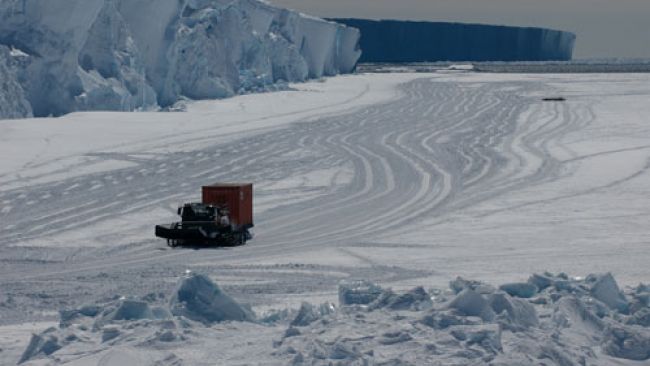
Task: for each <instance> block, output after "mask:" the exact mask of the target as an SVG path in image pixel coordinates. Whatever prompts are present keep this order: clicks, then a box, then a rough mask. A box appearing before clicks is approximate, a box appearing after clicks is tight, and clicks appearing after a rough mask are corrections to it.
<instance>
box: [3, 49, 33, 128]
mask: <svg viewBox="0 0 650 366" xmlns="http://www.w3.org/2000/svg"><path fill="white" fill-rule="evenodd" d="M23 57H24V55H23V54H21V53H19V52H16V51H15V50H10V49H9V48H7V47H4V46H0V119H2V118H23V117H30V116H31V115H32V108H31V106H30V105H29V102H27V99H26V98H25V91H24V90H23V88H22V86H21V85H20V83H19V82H18V75H17V65H19V63H20V59H21V58H23Z"/></svg>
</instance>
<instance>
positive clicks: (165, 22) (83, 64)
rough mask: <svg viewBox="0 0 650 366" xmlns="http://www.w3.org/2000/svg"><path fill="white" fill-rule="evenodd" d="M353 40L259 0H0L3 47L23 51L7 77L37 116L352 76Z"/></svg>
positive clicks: (332, 26)
mask: <svg viewBox="0 0 650 366" xmlns="http://www.w3.org/2000/svg"><path fill="white" fill-rule="evenodd" d="M359 37H360V34H359V31H358V30H356V29H353V28H349V27H346V26H344V25H340V24H336V23H334V22H330V21H325V20H322V19H318V18H314V17H309V16H306V15H303V14H300V13H297V12H293V11H289V10H285V9H280V8H276V7H273V6H271V5H268V4H266V3H264V2H261V1H257V0H234V1H227V0H6V1H2V2H0V45H5V46H7V48H8V49H16V50H19V52H20V53H21V54H23V56H21V57H23V58H25V62H23V63H22V64H21V65H20V67H18V68H16V69H15V71H14V72H15V74H16V75H15V77H14V78H13V79H15V80H18V81H20V86H21V88H22V89H23V90H24V95H25V98H26V100H27V101H28V102H29V105H30V106H31V109H32V110H33V114H34V115H35V116H49V115H54V116H57V115H62V114H65V113H69V112H73V111H79V110H121V111H131V110H136V109H140V108H157V107H166V106H170V105H173V104H174V103H175V102H177V101H178V100H179V99H180V98H182V97H187V98H191V99H205V98H222V97H229V96H232V95H236V94H241V93H245V92H251V91H262V90H266V89H267V88H268V87H269V86H271V85H274V84H278V83H282V82H297V81H304V80H306V79H308V78H319V77H322V76H329V75H336V74H339V73H348V72H351V71H352V70H353V69H354V67H355V65H356V63H357V60H358V59H359V57H360V55H361V51H360V49H359V46H358V42H359ZM24 55H27V56H24ZM7 57H9V56H7V55H6V52H4V53H3V54H0V73H6V71H5V67H4V66H5V65H7V64H8V61H5V60H3V58H7ZM3 64H4V65H3ZM0 93H4V92H0ZM14 97H15V96H14ZM8 98H9V97H8V96H4V95H2V96H0V103H3V102H2V101H3V100H4V99H8ZM12 98H13V97H12ZM0 108H9V107H1V106H0ZM0 111H1V110H0ZM0 113H1V112H0ZM29 114H31V111H30V113H29ZM29 114H25V113H23V116H25V115H29ZM12 116H14V114H10V113H8V112H7V113H5V114H4V116H3V115H0V118H3V117H4V118H6V117H12Z"/></svg>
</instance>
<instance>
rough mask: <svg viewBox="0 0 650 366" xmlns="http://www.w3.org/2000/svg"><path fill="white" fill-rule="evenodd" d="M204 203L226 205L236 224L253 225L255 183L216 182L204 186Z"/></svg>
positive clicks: (231, 218)
mask: <svg viewBox="0 0 650 366" xmlns="http://www.w3.org/2000/svg"><path fill="white" fill-rule="evenodd" d="M202 191H203V203H204V204H207V205H214V206H225V207H227V208H228V210H229V211H230V220H231V221H232V223H233V224H235V225H236V226H244V227H252V226H253V184H252V183H215V184H212V185H209V186H203V190H202Z"/></svg>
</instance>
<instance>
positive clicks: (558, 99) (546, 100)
mask: <svg viewBox="0 0 650 366" xmlns="http://www.w3.org/2000/svg"><path fill="white" fill-rule="evenodd" d="M542 101H544V102H564V101H566V99H565V98H564V97H547V98H542Z"/></svg>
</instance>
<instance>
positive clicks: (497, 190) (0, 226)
mask: <svg viewBox="0 0 650 366" xmlns="http://www.w3.org/2000/svg"><path fill="white" fill-rule="evenodd" d="M545 88H546V86H544V84H541V83H536V82H490V83H454V82H444V81H436V79H435V78H434V79H431V78H423V79H418V80H415V81H413V82H410V83H407V84H404V85H402V86H401V97H400V98H398V99H396V100H393V101H391V102H388V103H384V104H382V105H373V106H369V107H364V108H362V109H359V110H357V111H354V112H351V113H347V114H343V115H334V116H323V117H322V118H320V119H318V120H316V121H309V122H307V123H295V124H293V125H290V126H289V127H288V128H286V129H281V130H276V131H271V132H257V133H255V134H249V135H248V136H244V137H241V138H238V139H236V140H232V141H230V142H227V143H221V144H217V145H214V146H211V147H209V148H202V149H200V150H194V151H187V152H183V153H173V154H163V155H152V154H149V155H147V152H145V151H143V152H142V153H143V154H141V155H142V156H146V157H142V156H135V155H133V156H131V155H128V156H125V155H123V154H122V155H121V154H111V153H106V152H102V153H98V154H96V155H93V156H90V157H88V158H89V160H91V161H92V162H96V161H97V159H111V160H124V161H128V162H129V163H130V164H131V165H130V166H129V167H126V168H123V169H119V170H113V171H108V172H99V173H93V174H87V175H83V176H78V177H73V178H70V179H64V180H62V181H58V182H56V183H48V184H43V185H39V186H32V187H28V188H25V189H16V190H10V191H4V192H0V202H2V201H6V202H10V203H11V207H12V209H11V211H9V212H3V213H0V216H2V218H3V220H2V222H1V223H0V230H2V231H1V232H2V234H1V238H0V242H1V243H2V247H0V254H1V255H2V258H3V261H4V262H5V263H6V264H7V265H6V266H4V265H3V268H4V269H2V270H0V284H4V285H2V286H3V287H6V286H7V285H8V284H9V283H11V282H13V281H15V280H17V279H23V280H29V281H31V282H30V286H35V285H34V283H35V282H34V281H36V282H38V281H41V280H51V279H53V278H58V277H60V278H62V279H63V278H68V277H69V276H79V275H81V274H84V273H86V274H88V273H97V272H104V273H105V274H106V275H107V276H108V277H109V278H110V279H111V281H117V282H120V281H122V282H123V283H124V286H126V285H127V284H128V283H129V281H132V276H133V275H134V274H136V275H137V274H138V273H141V272H142V271H150V270H151V268H152V267H155V268H156V273H157V274H158V275H157V276H155V275H152V276H151V277H150V278H147V281H154V282H155V281H164V279H163V278H161V277H164V276H161V275H159V274H160V273H167V274H168V275H167V276H169V275H171V274H172V273H174V274H176V272H175V271H177V270H178V269H179V268H182V267H184V266H189V265H192V263H201V264H203V265H205V263H211V266H212V268H219V267H222V268H223V266H225V265H227V264H229V263H231V262H237V261H240V262H241V261H248V260H250V261H254V260H260V259H264V258H269V257H274V256H275V257H277V256H283V255H285V254H286V253H296V252H300V251H301V250H312V249H318V248H323V247H346V246H348V245H350V244H354V243H362V242H368V241H372V240H373V239H379V238H381V237H382V236H385V235H388V234H395V233H397V232H400V231H404V230H406V231H408V230H417V223H418V222H420V221H421V220H425V219H428V220H430V219H431V218H432V217H433V218H439V219H440V220H445V218H446V214H448V213H451V212H454V211H457V210H461V209H463V208H465V207H468V206H470V205H474V204H476V203H478V202H481V201H482V200H485V199H487V198H490V197H494V196H496V195H499V194H501V193H503V192H508V191H512V190H515V189H519V188H522V187H526V186H530V185H534V184H537V183H541V182H544V181H546V180H551V179H555V178H556V177H557V176H558V175H559V174H562V173H561V165H562V164H561V163H560V162H559V161H558V160H556V159H555V158H553V156H552V155H551V154H550V153H549V149H550V146H553V144H555V143H556V140H557V139H558V138H559V137H561V136H563V135H564V134H565V133H567V132H568V131H572V130H575V129H579V128H582V127H584V126H585V125H586V124H588V123H589V122H590V118H593V116H592V113H591V112H590V109H589V105H588V104H586V103H585V104H578V105H576V104H574V105H572V107H571V108H569V107H568V105H567V104H561V103H547V104H542V103H540V102H539V100H538V99H537V98H534V97H530V96H527V95H531V93H535V92H537V93H539V92H540V91H543V90H545ZM184 144H185V145H187V146H191V144H192V140H188V141H185V142H184ZM324 169H325V170H326V169H333V170H340V171H344V170H349V169H351V171H352V174H351V178H350V180H349V181H348V182H346V183H344V184H336V185H330V184H329V183H325V184H324V185H323V186H321V185H318V184H317V185H315V186H311V187H294V188H291V189H290V191H291V192H292V193H298V194H300V195H301V197H302V198H301V199H299V200H297V201H287V202H286V204H276V205H275V206H274V207H273V208H270V209H267V210H265V211H264V212H263V213H261V214H259V215H257V217H256V225H257V228H256V234H257V236H256V239H255V241H253V242H251V243H250V244H249V245H247V246H244V247H239V248H235V249H228V250H198V251H196V250H186V249H177V250H171V249H166V248H165V247H164V244H163V243H162V241H157V240H154V239H151V238H149V237H148V233H149V232H150V231H152V227H151V225H152V224H153V223H152V222H149V221H147V212H150V211H152V210H160V209H162V210H166V211H168V212H169V213H170V218H171V217H172V215H173V207H174V206H175V205H177V204H179V203H182V202H184V201H186V200H189V199H191V198H194V199H196V198H198V187H199V186H201V185H203V184H206V183H210V182H213V181H252V182H256V183H257V184H258V191H257V195H258V197H262V196H271V197H274V196H277V198H278V199H277V200H276V202H278V201H279V202H282V199H281V198H282V194H283V193H286V191H283V190H278V191H273V190H271V189H269V190H265V189H264V188H263V187H265V186H272V185H273V184H274V183H281V182H283V181H286V180H288V179H290V178H292V177H296V176H301V175H304V174H309V173H310V172H315V171H320V170H324ZM188 197H189V198H188ZM30 203H31V204H30ZM127 215H128V216H127ZM120 217H128V218H130V219H132V218H134V217H140V218H139V219H136V220H141V223H142V228H143V229H142V230H146V231H147V232H146V234H147V235H143V236H142V238H143V239H142V240H140V241H136V242H128V241H127V242H125V241H124V240H125V239H123V238H121V237H120V235H119V232H120V229H121V225H122V224H123V223H121V222H120ZM104 221H105V222H106V223H107V224H109V225H114V227H115V235H112V236H110V237H107V238H100V239H101V240H100V241H101V242H103V243H105V244H104V245H102V246H95V247H88V248H83V245H81V246H82V248H75V247H78V246H79V243H70V244H71V247H72V248H70V249H66V248H54V247H52V248H47V247H46V248H30V247H22V248H20V247H16V245H18V246H20V245H21V244H22V243H24V242H26V241H27V242H31V241H33V240H41V241H42V240H47V239H48V238H49V237H58V236H60V235H62V234H65V233H75V232H83V231H84V230H88V229H86V228H87V227H89V226H90V227H93V226H91V225H98V224H101V223H102V222H104ZM170 221H171V220H170ZM88 236H92V234H89V235H86V237H88ZM62 246H63V247H65V245H62ZM403 272H404V276H405V277H408V276H416V275H422V274H421V273H411V272H409V271H407V270H405V269H404V270H403ZM99 281H102V280H99ZM14 286H15V285H14ZM43 286H45V285H44V284H43ZM53 286H56V285H53ZM145 287H146V286H145ZM14 289H15V288H14ZM44 291H46V290H44Z"/></svg>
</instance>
